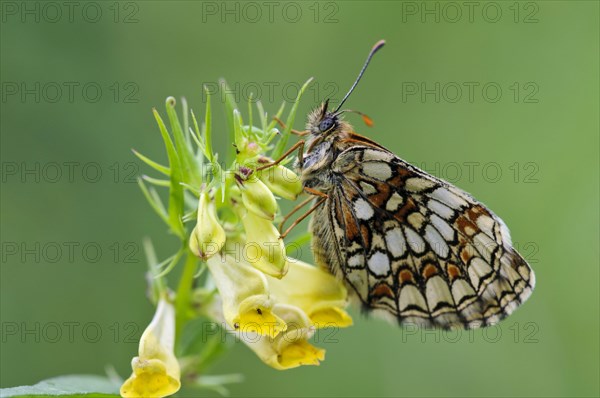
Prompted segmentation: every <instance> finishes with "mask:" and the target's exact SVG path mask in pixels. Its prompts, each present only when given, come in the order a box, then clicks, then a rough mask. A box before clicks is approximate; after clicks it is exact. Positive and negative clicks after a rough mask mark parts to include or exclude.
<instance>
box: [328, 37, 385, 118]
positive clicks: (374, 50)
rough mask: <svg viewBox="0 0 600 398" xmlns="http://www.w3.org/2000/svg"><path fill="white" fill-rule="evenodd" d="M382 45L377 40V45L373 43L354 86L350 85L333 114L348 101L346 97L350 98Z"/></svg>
mask: <svg viewBox="0 0 600 398" xmlns="http://www.w3.org/2000/svg"><path fill="white" fill-rule="evenodd" d="M384 44H385V40H379V41H378V42H377V43H375V45H374V46H373V48H372V49H371V52H369V56H368V57H367V60H366V61H365V64H364V65H363V67H362V69H361V70H360V73H359V74H358V77H357V78H356V81H355V82H354V84H353V85H352V87H350V90H349V91H348V93H347V94H346V96H345V97H344V99H343V100H342V102H340V104H339V105H338V107H337V108H335V111H333V113H336V112H337V111H338V110H339V109H340V108H341V107H342V105H344V102H346V100H347V99H348V97H349V96H350V94H352V91H354V88H355V87H356V85H357V84H358V82H359V81H360V78H361V77H362V75H363V74H364V73H365V70H366V69H367V66H369V62H371V58H373V55H375V53H376V52H377V50H379V49H380V48H381V47H383V45H384Z"/></svg>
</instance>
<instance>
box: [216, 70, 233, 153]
mask: <svg viewBox="0 0 600 398" xmlns="http://www.w3.org/2000/svg"><path fill="white" fill-rule="evenodd" d="M219 86H220V88H221V95H222V96H223V97H224V98H225V118H226V119H227V128H228V130H229V142H235V133H234V131H235V130H234V127H233V110H234V109H237V103H236V102H235V97H234V96H233V93H232V91H231V89H230V88H229V86H228V85H227V82H226V81H225V80H224V79H220V80H219ZM234 156H235V148H233V147H230V148H229V153H228V156H227V157H226V159H225V161H227V160H229V159H233V158H234Z"/></svg>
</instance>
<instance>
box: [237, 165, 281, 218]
mask: <svg viewBox="0 0 600 398" xmlns="http://www.w3.org/2000/svg"><path fill="white" fill-rule="evenodd" d="M236 181H237V182H238V185H239V186H240V189H241V191H242V203H243V204H244V206H245V207H246V209H248V211H249V212H252V213H254V214H256V215H257V216H259V217H262V218H264V219H267V220H273V219H274V218H275V213H277V202H276V201H275V196H273V193H272V192H271V191H270V190H269V188H268V187H267V186H266V185H265V184H264V183H263V182H262V181H261V180H259V179H258V178H256V176H252V175H249V177H247V178H246V179H243V178H242V177H239V176H237V178H236Z"/></svg>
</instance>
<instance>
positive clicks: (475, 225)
mask: <svg viewBox="0 0 600 398" xmlns="http://www.w3.org/2000/svg"><path fill="white" fill-rule="evenodd" d="M331 170H332V175H333V176H334V178H333V179H334V180H335V181H336V183H335V184H333V188H332V190H331V191H330V192H329V193H328V195H329V197H328V199H327V200H326V202H325V204H324V206H321V208H320V209H318V211H317V213H316V215H315V216H314V218H313V220H312V224H311V228H312V231H313V236H314V239H313V250H314V252H315V257H316V260H317V262H319V263H320V264H324V265H326V266H328V267H329V268H330V270H331V271H332V272H333V273H335V274H337V275H338V276H339V277H341V278H344V279H345V281H346V283H347V284H348V285H349V286H350V287H351V288H352V290H354V291H355V292H356V294H357V295H358V297H359V298H360V300H361V301H362V303H363V306H364V307H365V308H366V309H368V310H375V311H376V312H380V313H383V314H384V315H390V314H391V315H392V316H393V318H395V319H397V320H398V321H399V322H400V323H401V324H404V325H406V324H413V325H415V324H416V325H418V326H422V327H440V328H457V327H464V328H475V327H480V326H487V325H491V324H495V323H497V322H498V321H499V320H500V319H502V318H504V317H505V316H507V315H508V314H510V313H511V312H512V311H514V310H515V309H516V308H517V307H518V306H519V305H520V304H521V303H523V302H524V301H525V300H526V299H527V298H528V297H529V295H530V294H531V292H532V290H533V287H534V284H535V277H534V274H533V271H532V270H531V268H530V267H529V265H528V264H527V262H526V261H525V260H524V259H523V257H521V255H520V254H519V253H517V251H516V250H515V249H514V248H513V247H512V243H511V239H510V234H509V231H508V229H507V227H506V225H505V224H504V222H503V221H502V220H501V219H500V218H499V217H497V216H496V215H495V214H493V213H492V212H491V211H490V210H488V209H487V208H486V207H485V206H484V205H482V204H481V203H479V202H477V201H476V200H475V199H473V198H472V197H471V196H470V195H469V194H467V193H466V192H464V191H462V190H460V189H458V188H456V187H454V186H452V185H450V184H448V183H446V182H444V181H442V180H440V179H438V178H435V177H433V176H431V175H429V174H427V173H426V172H424V171H422V170H420V169H418V168H416V167H414V166H412V165H410V164H408V163H406V162H405V161H403V160H401V159H400V158H398V157H397V156H395V155H394V154H392V153H391V152H389V151H387V150H385V149H383V148H380V147H378V146H377V147H376V146H374V145H371V144H369V143H366V145H360V144H357V145H355V146H352V147H350V148H348V149H346V150H344V151H343V152H342V153H340V155H339V156H338V157H337V158H336V160H335V161H334V162H333V164H332V168H331Z"/></svg>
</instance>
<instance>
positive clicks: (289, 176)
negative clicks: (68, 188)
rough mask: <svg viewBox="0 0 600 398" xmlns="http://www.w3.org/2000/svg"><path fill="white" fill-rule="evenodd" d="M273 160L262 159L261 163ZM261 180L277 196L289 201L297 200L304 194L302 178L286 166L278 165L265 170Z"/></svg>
mask: <svg viewBox="0 0 600 398" xmlns="http://www.w3.org/2000/svg"><path fill="white" fill-rule="evenodd" d="M271 161H272V160H271V159H268V158H261V159H259V163H268V162H271ZM260 179H261V180H262V182H264V183H265V185H266V186H267V187H268V188H269V189H270V190H271V191H272V192H273V193H274V194H275V195H277V196H280V197H282V198H284V199H287V200H296V198H298V195H300V193H302V182H301V181H300V177H298V175H297V174H296V173H294V172H293V171H292V170H290V169H288V168H287V167H285V166H281V165H276V166H273V167H269V168H268V169H265V170H263V171H262V172H261V173H260Z"/></svg>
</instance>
